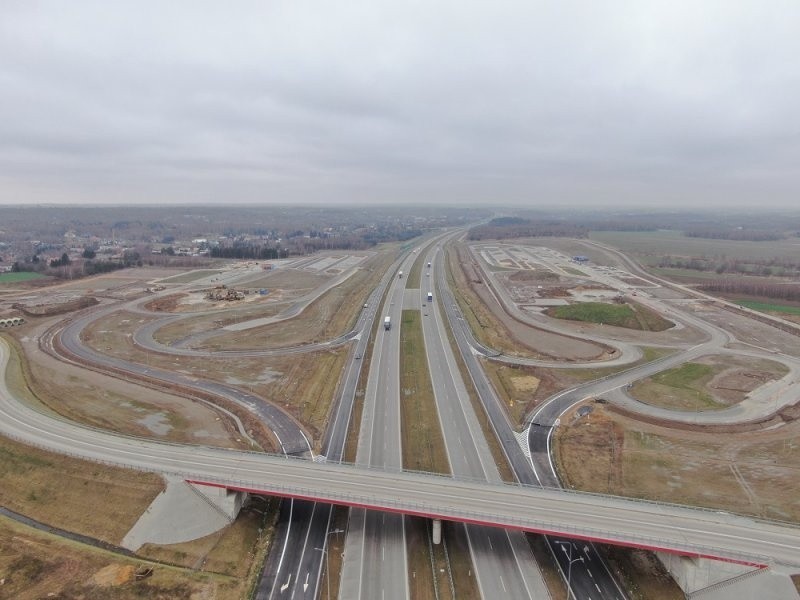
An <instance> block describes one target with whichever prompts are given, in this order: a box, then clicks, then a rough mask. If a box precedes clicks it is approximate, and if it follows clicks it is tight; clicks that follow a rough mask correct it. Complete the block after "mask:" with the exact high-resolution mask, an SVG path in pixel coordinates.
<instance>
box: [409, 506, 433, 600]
mask: <svg viewBox="0 0 800 600" xmlns="http://www.w3.org/2000/svg"><path fill="white" fill-rule="evenodd" d="M405 526H406V548H407V550H408V589H409V592H410V593H409V596H410V597H411V598H413V600H435V599H436V598H438V597H439V596H438V595H437V594H436V591H435V589H436V588H437V587H439V586H440V583H441V582H440V578H439V577H437V575H438V573H436V572H435V571H434V567H433V564H432V563H431V554H430V551H429V545H428V535H429V532H428V527H429V526H430V521H429V520H428V519H423V518H420V517H407V518H406V520H405Z"/></svg>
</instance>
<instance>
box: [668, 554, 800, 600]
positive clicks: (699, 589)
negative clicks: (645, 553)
mask: <svg viewBox="0 0 800 600" xmlns="http://www.w3.org/2000/svg"><path fill="white" fill-rule="evenodd" d="M656 555H657V556H658V558H659V560H661V562H662V563H663V564H664V566H665V567H666V568H667V570H668V571H669V572H670V574H671V575H672V577H673V578H674V579H675V582H676V583H677V584H678V585H679V586H680V588H681V589H682V590H683V592H684V593H685V594H686V598H687V599H695V598H696V599H698V600H731V598H758V599H759V600H797V599H800V596H798V594H797V590H796V588H795V587H794V584H793V583H792V580H791V578H790V577H789V576H788V575H787V574H784V573H780V572H777V571H775V570H773V569H770V568H769V567H763V568H760V567H753V566H746V565H738V564H734V563H727V562H721V561H718V560H710V559H707V558H694V557H689V556H679V555H677V554H667V553H663V552H656Z"/></svg>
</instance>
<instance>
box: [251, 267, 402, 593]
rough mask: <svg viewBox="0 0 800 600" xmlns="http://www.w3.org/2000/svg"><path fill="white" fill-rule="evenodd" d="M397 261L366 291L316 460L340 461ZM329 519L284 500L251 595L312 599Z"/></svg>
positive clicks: (322, 507)
mask: <svg viewBox="0 0 800 600" xmlns="http://www.w3.org/2000/svg"><path fill="white" fill-rule="evenodd" d="M401 261H402V258H400V259H398V261H396V262H395V263H394V264H393V266H392V268H390V269H389V270H388V271H387V273H386V274H385V275H384V276H383V278H382V279H381V282H380V284H379V285H378V286H377V287H376V288H375V290H373V291H372V293H371V294H370V296H369V298H368V300H367V302H366V305H367V306H366V307H365V308H364V309H363V310H362V311H361V313H360V314H359V317H358V321H357V324H356V327H355V332H356V333H355V335H353V336H352V339H353V340H354V341H355V345H354V346H353V348H351V350H350V353H349V356H348V361H347V365H346V367H345V372H344V377H343V380H342V381H341V383H340V385H339V389H338V394H337V398H336V399H335V402H334V406H333V408H332V411H331V418H330V425H329V426H328V427H327V429H326V430H325V433H324V437H323V440H322V455H321V456H318V457H316V460H318V461H323V462H327V461H331V462H340V461H341V460H342V458H343V457H344V447H345V442H346V440H347V430H348V426H349V423H350V418H351V414H352V412H353V404H354V401H355V394H356V388H357V387H358V379H359V375H360V373H361V362H362V360H361V358H359V357H362V356H364V355H365V353H366V350H367V346H368V343H369V335H370V332H371V331H372V327H373V324H374V321H375V319H376V317H377V316H378V307H379V305H380V301H381V298H382V297H383V295H384V293H385V291H386V289H387V286H388V285H389V283H390V282H391V279H392V277H393V275H394V270H395V269H396V268H397V267H398V266H399V264H400V262H401ZM332 517H333V506H332V505H330V504H324V503H319V502H309V501H303V500H297V501H295V500H288V501H286V502H284V503H283V504H282V507H281V517H280V520H279V522H278V527H277V531H276V536H275V540H276V544H277V549H276V550H275V551H273V552H270V554H269V556H268V557H267V561H266V563H265V564H264V568H263V571H262V577H261V579H260V581H259V585H258V589H257V591H256V599H257V600H267V599H270V598H276V599H281V600H282V599H287V600H288V599H292V600H296V599H301V598H302V599H306V600H310V599H313V598H317V597H318V594H319V586H320V577H321V575H322V566H323V562H324V557H325V556H326V555H325V552H327V550H328V534H329V531H330V524H331V520H332Z"/></svg>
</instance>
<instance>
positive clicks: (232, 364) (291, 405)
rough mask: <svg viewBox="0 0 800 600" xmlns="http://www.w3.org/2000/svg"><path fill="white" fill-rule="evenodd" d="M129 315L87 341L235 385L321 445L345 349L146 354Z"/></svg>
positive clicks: (93, 331)
mask: <svg viewBox="0 0 800 600" xmlns="http://www.w3.org/2000/svg"><path fill="white" fill-rule="evenodd" d="M136 326H137V323H136V320H135V319H132V318H131V317H130V313H115V314H114V315H109V317H108V318H106V319H104V320H103V322H102V324H101V323H95V324H93V325H92V326H90V327H89V328H87V334H88V335H87V336H86V341H87V343H89V344H90V345H92V346H93V347H95V348H96V349H98V350H99V351H100V352H103V353H105V354H111V355H113V356H118V357H120V358H123V359H125V360H131V361H133V362H138V363H139V364H150V365H152V366H156V367H159V368H163V369H167V370H171V371H177V372H180V373H183V374H186V375H194V376H197V377H202V378H203V379H212V380H215V381H220V382H222V383H227V384H229V385H235V386H238V387H241V388H243V389H246V390H248V391H250V392H252V393H254V394H257V395H259V396H261V397H262V398H265V399H267V400H269V401H271V402H273V403H274V404H276V405H278V406H280V407H281V408H283V409H285V410H287V411H288V412H289V413H291V414H292V415H293V416H294V417H295V418H297V419H298V420H299V421H300V422H301V423H303V425H305V426H306V427H307V428H308V429H309V430H310V431H309V432H310V433H311V436H312V437H313V438H314V439H315V440H317V441H318V440H319V437H320V436H321V432H322V431H323V430H324V428H325V426H326V424H327V419H328V416H329V413H330V408H331V403H332V400H333V397H334V393H335V391H336V387H337V385H338V382H339V379H340V377H341V372H342V368H343V366H344V362H345V359H346V355H347V347H345V346H342V347H339V348H336V349H333V350H328V351H322V352H314V353H304V354H297V355H287V356H276V357H270V358H263V357H254V358H216V359H215V360H213V361H209V360H208V359H206V358H203V357H193V356H175V355H164V354H157V353H152V352H145V351H143V350H141V349H139V348H137V347H135V346H134V345H133V344H132V343H131V339H130V335H129V334H130V333H132V332H133V330H134V329H135V328H136Z"/></svg>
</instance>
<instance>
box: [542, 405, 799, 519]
mask: <svg viewBox="0 0 800 600" xmlns="http://www.w3.org/2000/svg"><path fill="white" fill-rule="evenodd" d="M593 407H594V410H593V412H592V413H591V414H590V415H589V416H588V417H582V418H579V419H576V418H575V416H574V414H575V413H574V412H572V413H570V415H568V416H567V417H566V418H565V419H562V423H564V426H562V427H561V428H559V430H558V431H557V432H556V436H555V443H554V448H555V456H556V461H557V466H558V470H559V474H560V477H561V479H562V481H563V482H564V483H565V485H566V486H571V487H574V488H576V489H581V490H587V491H593V492H600V493H612V494H618V495H622V496H631V497H636V498H647V499H651V500H662V501H666V502H676V503H679V504H688V505H693V506H704V507H708V508H713V509H717V510H725V511H729V512H735V513H741V514H748V515H756V516H761V517H767V518H775V519H781V520H787V521H795V522H800V498H798V496H797V494H796V493H794V491H796V488H797V481H798V480H800V467H799V466H798V465H800V422H796V421H795V422H792V423H789V424H787V425H785V426H783V427H781V428H780V429H773V430H763V431H757V432H749V433H739V434H737V435H736V436H723V435H720V434H717V433H715V432H713V431H709V432H694V431H682V430H672V429H667V428H664V427H660V426H657V425H650V424H646V423H643V422H640V421H636V420H633V419H631V418H628V417H625V416H622V415H619V414H616V413H613V412H611V411H609V410H608V409H607V408H605V407H604V406H601V405H596V404H595V405H593Z"/></svg>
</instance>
